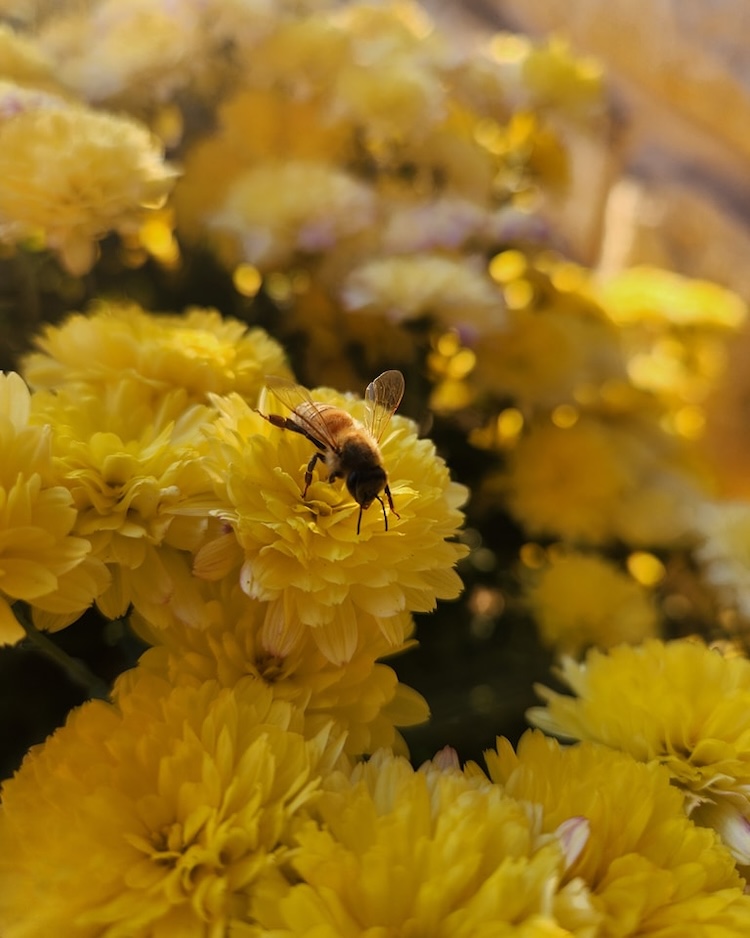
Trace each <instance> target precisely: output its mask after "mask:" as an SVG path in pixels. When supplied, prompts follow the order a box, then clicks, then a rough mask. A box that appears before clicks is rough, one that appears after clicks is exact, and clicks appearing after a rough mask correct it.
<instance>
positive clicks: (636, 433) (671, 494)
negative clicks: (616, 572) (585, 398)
mask: <svg viewBox="0 0 750 938" xmlns="http://www.w3.org/2000/svg"><path fill="white" fill-rule="evenodd" d="M504 481H505V485H506V487H507V492H508V506H509V508H510V510H511V512H512V513H513V515H514V516H515V517H516V518H517V519H518V521H520V522H521V523H522V524H524V525H525V526H526V528H527V530H528V531H529V533H530V534H532V535H545V536H548V535H557V536H559V537H562V538H564V539H568V540H574V541H578V542H582V543H588V544H602V543H606V542H607V541H611V540H615V539H620V540H622V541H625V542H626V543H629V544H633V545H637V546H650V545H653V546H657V545H659V546H663V545H673V544H674V543H675V542H676V541H678V540H680V539H684V538H686V537H687V532H688V529H689V508H690V506H691V505H692V503H693V500H694V499H695V497H696V496H697V494H698V493H699V488H698V485H697V481H696V479H695V478H693V477H692V476H691V474H690V470H689V467H688V466H687V465H685V466H682V465H680V452H679V450H676V449H675V447H674V444H673V441H671V440H669V439H667V437H666V435H665V434H663V433H660V431H659V430H658V428H656V427H655V426H653V425H652V424H650V423H648V422H645V421H633V422H631V421H627V420H626V421H623V422H618V423H616V424H611V425H610V424H605V423H604V422H603V421H599V420H596V419H594V418H591V417H586V418H581V419H579V420H578V421H577V422H576V423H575V424H574V425H573V426H566V427H559V426H556V425H555V424H554V423H552V422H550V423H539V424H536V425H534V426H532V427H531V429H530V431H529V433H528V434H527V435H526V436H524V437H523V438H522V439H521V440H520V441H519V443H518V445H517V446H516V447H515V449H513V450H512V451H511V452H510V454H509V465H508V472H507V477H506V478H505V480H504Z"/></svg>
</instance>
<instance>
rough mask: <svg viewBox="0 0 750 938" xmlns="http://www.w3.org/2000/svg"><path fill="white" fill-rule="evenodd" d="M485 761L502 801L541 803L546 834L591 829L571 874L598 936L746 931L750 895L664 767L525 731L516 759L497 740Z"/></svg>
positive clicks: (504, 742)
mask: <svg viewBox="0 0 750 938" xmlns="http://www.w3.org/2000/svg"><path fill="white" fill-rule="evenodd" d="M619 708H620V710H621V711H625V710H626V709H627V706H626V704H624V703H623V702H622V701H620V703H619ZM486 759H487V764H488V767H489V771H490V776H491V777H492V779H493V780H494V781H495V782H497V783H498V784H499V785H501V786H502V788H503V790H504V792H505V794H506V795H508V796H512V797H513V798H517V799H519V800H522V801H527V802H531V803H532V804H535V805H538V806H539V810H540V812H541V817H542V830H543V831H545V832H550V831H553V830H555V829H556V828H558V826H559V825H560V824H561V823H562V822H564V821H565V820H566V819H567V818H570V817H576V816H577V817H579V818H580V819H581V820H582V821H583V820H584V819H585V821H586V822H587V824H588V829H589V837H588V839H587V841H586V842H585V843H584V844H583V846H582V849H581V851H580V853H579V854H578V856H577V857H576V858H575V860H574V862H573V863H572V865H571V867H570V870H569V874H568V875H570V876H575V877H577V878H578V879H579V880H582V881H583V882H584V883H585V884H586V885H587V886H588V887H589V888H590V889H591V892H592V894H593V895H592V903H593V905H594V908H595V909H596V910H597V911H598V912H600V914H601V915H602V921H601V923H600V926H599V930H598V931H597V934H598V935H602V936H607V938H627V936H631V935H632V936H635V935H656V934H658V935H673V936H675V938H677V936H687V935H691V936H692V935H704V936H706V938H708V936H714V935H715V936H718V935H723V936H727V938H729V936H734V935H736V936H739V935H744V934H746V933H747V931H748V929H749V928H750V896H747V895H744V893H743V886H744V883H743V881H742V879H741V878H740V876H739V874H738V873H737V870H736V868H735V866H734V863H733V862H732V857H731V856H730V854H729V852H728V851H727V850H726V849H725V848H724V846H723V845H722V844H721V842H720V841H719V839H718V838H717V837H716V835H715V834H714V832H713V831H709V830H705V829H703V828H700V827H697V826H696V825H695V824H693V822H692V821H691V820H689V818H687V817H686V816H685V813H684V811H683V808H682V799H681V797H680V793H679V792H678V791H676V790H675V789H674V788H673V787H672V786H671V785H670V783H669V775H668V773H667V772H665V771H664V769H662V768H661V767H659V766H658V765H648V766H645V765H640V764H639V763H637V762H635V761H634V760H633V759H632V758H631V757H630V756H627V755H625V754H623V753H617V752H612V751H611V750H609V749H606V748H605V747H603V746H596V745H593V744H590V743H582V744H580V745H578V746H572V747H569V748H566V747H561V746H560V745H559V744H558V743H557V742H556V741H555V740H552V739H547V738H545V737H544V736H543V735H542V734H541V733H539V732H529V733H527V734H525V735H524V736H523V737H522V738H521V740H520V742H519V745H518V753H517V754H516V753H514V752H513V749H512V748H511V746H510V744H509V743H508V741H507V740H504V739H501V740H499V741H498V748H497V752H495V751H492V750H490V752H488V753H486Z"/></svg>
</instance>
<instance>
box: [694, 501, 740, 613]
mask: <svg viewBox="0 0 750 938" xmlns="http://www.w3.org/2000/svg"><path fill="white" fill-rule="evenodd" d="M693 523H694V526H695V532H696V535H697V537H698V539H699V543H698V547H697V548H696V550H695V556H696V559H697V560H698V562H699V563H700V565H701V570H702V575H703V578H704V579H705V581H706V582H707V583H709V584H710V585H711V587H712V588H713V589H714V590H716V593H717V594H718V596H719V597H720V598H721V600H722V601H723V602H725V603H727V604H728V605H730V606H733V607H735V608H736V609H737V611H738V612H739V613H740V615H741V616H742V617H743V618H744V619H750V503H748V502H746V501H727V502H705V503H704V504H697V505H695V506H694V512H693Z"/></svg>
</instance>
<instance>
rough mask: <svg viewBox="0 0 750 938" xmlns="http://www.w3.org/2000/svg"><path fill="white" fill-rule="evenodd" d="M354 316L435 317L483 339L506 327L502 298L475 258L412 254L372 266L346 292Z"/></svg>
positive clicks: (358, 272) (354, 274)
mask: <svg viewBox="0 0 750 938" xmlns="http://www.w3.org/2000/svg"><path fill="white" fill-rule="evenodd" d="M341 297H342V302H343V304H344V307H345V308H346V309H347V310H348V311H349V312H368V313H372V312H377V313H380V314H381V315H384V316H386V317H387V318H388V319H390V320H391V321H393V322H401V321H403V320H404V319H417V318H419V317H420V316H434V317H435V318H437V319H438V320H440V322H442V323H443V324H445V325H448V326H451V325H452V326H460V327H461V328H462V329H468V330H471V331H472V332H475V333H476V334H479V335H481V334H482V333H483V332H485V331H486V330H487V329H488V328H502V326H503V325H504V323H505V309H504V304H503V300H502V296H501V295H500V293H499V291H498V290H497V288H496V287H495V285H494V284H493V283H492V281H491V280H490V278H489V277H488V276H486V275H485V274H484V273H483V272H482V270H481V268H480V267H479V266H478V265H477V264H474V263H473V262H472V261H471V259H470V258H465V257H464V258H458V257H443V256H441V255H438V254H434V255H433V254H413V255H408V256H405V257H384V258H377V259H375V260H371V261H367V262H365V263H364V264H362V266H360V267H355V268H354V270H352V271H351V273H350V274H349V275H348V276H347V278H346V279H345V280H344V283H343V285H342V287H341Z"/></svg>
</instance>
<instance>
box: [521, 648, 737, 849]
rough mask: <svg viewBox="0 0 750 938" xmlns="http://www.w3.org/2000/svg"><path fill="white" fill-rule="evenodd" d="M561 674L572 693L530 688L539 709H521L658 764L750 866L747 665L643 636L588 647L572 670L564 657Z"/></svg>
mask: <svg viewBox="0 0 750 938" xmlns="http://www.w3.org/2000/svg"><path fill="white" fill-rule="evenodd" d="M560 677H561V678H562V680H563V681H564V682H565V684H567V686H568V687H569V688H570V689H571V690H572V691H573V693H574V694H575V696H573V697H571V696H566V695H562V694H558V693H556V692H555V691H553V690H550V689H549V688H546V687H542V686H539V687H537V692H538V693H539V694H540V696H541V697H542V699H543V700H544V702H545V706H544V707H535V708H532V709H531V710H530V711H529V712H528V717H529V720H530V721H531V722H532V723H533V724H534V725H535V726H538V727H540V728H541V729H543V730H545V731H546V732H549V733H553V734H554V735H556V736H561V737H565V738H570V739H587V740H593V741H595V742H598V743H603V744H604V745H606V746H610V747H611V748H612V749H618V750H621V751H622V752H626V753H629V754H630V755H631V756H633V757H634V758H635V759H638V760H639V761H641V762H647V763H659V764H660V765H663V766H665V767H666V769H667V770H668V772H669V774H670V776H671V777H672V781H673V783H674V784H675V785H676V786H677V787H679V788H680V789H681V790H682V792H683V793H684V796H685V807H686V810H687V811H688V813H690V814H691V816H692V817H693V818H694V819H695V820H696V821H698V823H703V822H704V815H705V822H706V823H707V824H712V823H713V821H714V819H715V817H716V811H715V808H716V807H718V808H720V809H721V812H722V816H723V821H722V824H721V828H722V836H723V837H724V839H725V840H726V841H727V843H728V844H729V846H730V848H731V849H732V851H733V853H734V855H735V856H736V857H737V859H738V860H739V861H740V862H741V863H742V864H744V865H747V864H750V834H748V831H749V830H750V798H749V796H748V793H749V792H750V724H748V720H747V713H748V710H750V661H747V660H746V659H745V658H740V657H723V656H722V655H721V654H719V652H717V651H714V650H712V649H709V648H707V647H706V646H705V645H702V644H700V643H698V642H693V641H688V640H679V641H673V642H661V641H657V640H655V639H651V640H649V641H647V642H644V644H643V645H640V646H636V647H631V646H628V645H622V646H620V647H618V648H614V649H611V650H610V651H609V653H608V654H604V653H602V652H600V651H596V650H594V651H590V652H589V653H588V655H587V656H586V658H585V660H584V662H583V663H580V664H579V663H576V662H575V661H573V660H571V659H570V658H565V659H563V662H562V665H561V668H560Z"/></svg>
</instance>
